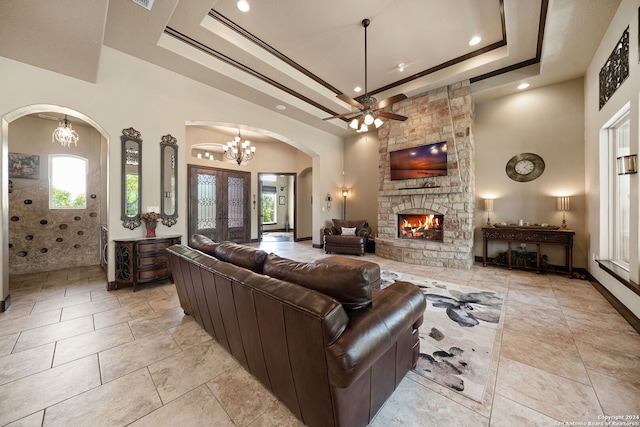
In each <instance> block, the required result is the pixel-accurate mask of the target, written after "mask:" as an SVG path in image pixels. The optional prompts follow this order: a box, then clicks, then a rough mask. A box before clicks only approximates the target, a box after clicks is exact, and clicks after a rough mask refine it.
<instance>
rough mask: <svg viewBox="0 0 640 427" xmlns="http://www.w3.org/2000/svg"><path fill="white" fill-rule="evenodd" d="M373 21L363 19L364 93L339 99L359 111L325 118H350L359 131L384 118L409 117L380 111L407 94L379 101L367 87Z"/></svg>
mask: <svg viewBox="0 0 640 427" xmlns="http://www.w3.org/2000/svg"><path fill="white" fill-rule="evenodd" d="M370 23H371V21H369V20H368V19H363V20H362V26H363V27H364V95H362V96H359V97H358V98H356V99H353V98H351V97H349V96H347V95H345V94H344V93H342V94H340V95H338V99H340V100H342V101H344V102H346V103H347V104H349V105H352V106H354V107H356V108H357V109H358V110H359V111H351V112H349V113H344V114H338V115H335V116H331V117H327V118H326V119H323V120H331V119H340V118H345V119H349V127H350V128H351V129H356V130H357V131H358V132H367V131H368V130H369V126H371V125H374V126H375V127H376V129H377V128H379V127H380V126H382V124H383V123H384V121H383V120H382V118H385V119H391V120H399V121H405V120H407V117H405V116H401V115H400V114H395V113H390V112H388V111H380V110H381V109H382V108H385V107H388V106H390V105H393V104H395V103H396V102H398V101H402V100H404V99H407V96H406V95H405V94H402V93H401V94H399V95H395V96H392V97H390V98H387V99H383V100H381V101H378V100H377V99H376V98H374V97H373V96H369V92H368V88H367V27H368V26H369V24H370Z"/></svg>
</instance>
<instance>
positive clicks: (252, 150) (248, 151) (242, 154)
mask: <svg viewBox="0 0 640 427" xmlns="http://www.w3.org/2000/svg"><path fill="white" fill-rule="evenodd" d="M255 154H256V147H252V146H251V141H247V140H245V141H242V138H241V137H240V130H238V136H236V137H235V138H233V140H232V141H229V142H227V145H225V146H224V155H225V157H226V158H227V159H229V160H235V162H236V163H238V164H239V165H246V164H247V163H248V162H249V160H251V159H253V156H255Z"/></svg>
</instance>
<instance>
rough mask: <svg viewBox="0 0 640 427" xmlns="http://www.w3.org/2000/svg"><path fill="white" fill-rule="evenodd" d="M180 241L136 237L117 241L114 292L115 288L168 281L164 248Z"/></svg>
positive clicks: (168, 274)
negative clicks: (154, 281) (155, 281)
mask: <svg viewBox="0 0 640 427" xmlns="http://www.w3.org/2000/svg"><path fill="white" fill-rule="evenodd" d="M180 242H181V236H177V235H176V236H159V237H149V238H148V237H139V238H133V239H117V240H114V243H115V267H116V280H115V289H118V285H125V284H132V285H133V291H134V292H135V291H137V290H138V283H144V282H150V281H152V280H159V279H167V278H171V272H170V271H169V267H168V265H167V254H166V251H165V249H166V248H168V247H169V246H171V245H176V244H179V243H180Z"/></svg>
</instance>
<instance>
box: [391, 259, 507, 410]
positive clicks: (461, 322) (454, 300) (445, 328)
mask: <svg viewBox="0 0 640 427" xmlns="http://www.w3.org/2000/svg"><path fill="white" fill-rule="evenodd" d="M381 278H382V281H383V284H382V287H383V288H384V287H386V286H388V285H390V284H391V283H393V282H396V281H406V282H411V283H413V284H415V285H417V286H418V287H419V288H420V289H421V290H422V293H423V294H424V296H425V299H426V300H427V308H426V310H425V312H424V322H423V323H422V325H421V326H420V328H419V335H420V358H419V359H418V364H417V366H416V367H415V369H414V370H413V371H414V372H415V373H416V374H418V375H421V376H423V377H425V378H428V379H430V380H432V381H435V382H437V383H438V384H441V385H443V386H445V387H448V388H450V389H452V390H454V391H457V392H459V393H461V394H463V395H464V396H467V397H468V398H470V399H473V400H475V401H478V402H482V398H483V396H484V391H485V388H486V386H487V382H488V381H489V374H490V371H491V359H492V354H493V347H494V344H495V340H496V334H497V329H498V325H499V322H500V318H501V314H502V306H503V304H502V303H503V296H502V295H501V294H496V293H493V292H486V291H481V290H478V289H474V288H470V287H467V286H462V285H456V284H453V283H447V282H441V281H437V280H431V279H426V278H423V277H416V276H411V275H407V274H403V273H395V272H393V271H389V270H383V271H382V272H381Z"/></svg>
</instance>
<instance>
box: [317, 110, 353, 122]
mask: <svg viewBox="0 0 640 427" xmlns="http://www.w3.org/2000/svg"><path fill="white" fill-rule="evenodd" d="M361 114H362V112H361V111H352V112H350V113H344V114H338V115H337V116H331V117H327V118H325V119H322V120H331V119H341V118H343V117H349V116H359V115H361ZM349 118H351V117H349Z"/></svg>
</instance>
